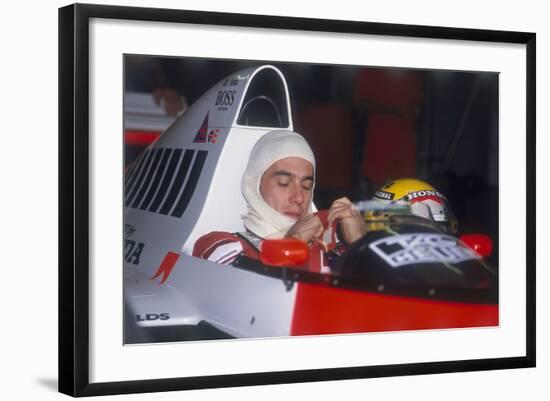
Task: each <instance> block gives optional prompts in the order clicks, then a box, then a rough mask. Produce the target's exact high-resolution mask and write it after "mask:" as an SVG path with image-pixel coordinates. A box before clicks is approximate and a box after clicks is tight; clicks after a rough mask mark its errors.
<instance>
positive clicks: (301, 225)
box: [285, 214, 325, 243]
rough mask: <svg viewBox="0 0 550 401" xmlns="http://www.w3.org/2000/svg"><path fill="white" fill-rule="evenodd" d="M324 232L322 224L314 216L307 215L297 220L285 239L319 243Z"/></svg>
mask: <svg viewBox="0 0 550 401" xmlns="http://www.w3.org/2000/svg"><path fill="white" fill-rule="evenodd" d="M323 231H325V229H324V227H323V223H321V220H320V219H319V217H317V216H316V215H314V214H308V215H306V216H304V217H302V218H301V219H300V220H298V221H297V222H296V223H294V225H293V226H292V227H290V229H289V230H288V232H287V233H286V235H285V237H286V238H291V237H292V238H296V239H299V240H301V241H304V242H305V243H310V242H316V241H319V240H320V238H321V237H322V235H323Z"/></svg>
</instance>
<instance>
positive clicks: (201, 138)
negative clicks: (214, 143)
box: [193, 113, 208, 143]
mask: <svg viewBox="0 0 550 401" xmlns="http://www.w3.org/2000/svg"><path fill="white" fill-rule="evenodd" d="M207 133H208V113H207V114H206V117H204V121H203V122H202V124H201V126H200V128H199V130H198V131H197V135H195V139H193V142H194V143H206V137H207V135H206V134H207Z"/></svg>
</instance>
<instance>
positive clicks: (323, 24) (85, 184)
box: [58, 4, 536, 396]
mask: <svg viewBox="0 0 550 401" xmlns="http://www.w3.org/2000/svg"><path fill="white" fill-rule="evenodd" d="M92 18H105V19H113V20H138V21H160V22H172V23H188V24H204V25H215V26H221V27H223V26H239V27H249V28H274V29H284V30H289V31H293V30H302V31H312V32H334V33H342V34H365V35H366V34H368V35H385V36H399V37H414V38H428V39H452V40H459V41H460V40H464V41H466V40H467V41H484V42H497V43H510V44H512V43H513V44H521V45H524V46H525V48H526V59H525V63H526V71H527V73H526V77H527V82H526V93H525V96H526V122H527V125H526V133H527V135H526V138H525V141H526V151H527V166H526V174H527V177H526V182H527V193H526V194H525V196H526V203H527V210H526V216H527V218H526V223H525V224H526V233H527V238H526V240H527V242H526V254H527V258H526V261H525V263H526V266H527V268H526V284H527V285H526V288H525V292H526V308H527V309H526V317H527V324H526V327H525V337H526V353H525V355H523V356H520V357H507V358H495V359H478V360H462V361H460V360H457V361H445V362H428V363H406V364H399V365H381V366H354V367H346V368H329V369H313V370H298V371H284V372H280V371H279V372H262V373H245V374H229V375H216V376H195V377H182V378H169V379H168V378H167V379H155V380H132V381H124V382H102V383H91V382H90V379H89V363H90V357H89V352H90V349H89V334H88V333H89V324H90V323H89V312H88V311H89V306H90V300H89V256H90V250H89V240H90V239H89V228H90V227H89V221H88V219H89V197H90V186H89V179H88V177H89V173H90V157H89V156H90V153H89V152H90V149H89V123H90V121H89V115H88V112H89V94H90V88H89V67H88V66H89V57H90V54H89V50H90V47H89V41H90V37H89V24H90V20H91V19H92ZM535 65H536V35H535V33H526V32H508V31H490V30H479V29H463V28H448V27H433V26H415V25H400V24H389V23H370V22H357V21H336V20H320V19H309V18H295V17H277V16H267V15H245V14H232V13H219V12H203V11H186V10H171V9H170V10H169V9H154V8H136V7H119V6H104V5H85V4H76V5H70V6H67V7H63V8H61V9H59V294H58V295H59V391H60V392H62V393H65V394H68V395H71V396H95V395H105V394H125V393H141V392H160V391H174V390H187V389H202V388H219V387H233V386H251V385H263V384H281V383H294V382H314V381H324V380H343V379H355V378H373V377H384V376H400V375H421V374H433V373H449V372H464V371H481V370H493V369H512V368H526V367H534V366H535V363H536V338H535V333H536V318H535V306H536V305H535V299H536V294H535V280H536V277H535V275H536V273H535V244H536V237H535V235H536V234H535V232H536V226H535V222H536V216H535V193H536V186H535V120H536V115H535V110H536V104H535V101H536V69H535V68H536V67H535Z"/></svg>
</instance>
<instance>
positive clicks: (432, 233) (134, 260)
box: [59, 4, 535, 396]
mask: <svg viewBox="0 0 550 401" xmlns="http://www.w3.org/2000/svg"><path fill="white" fill-rule="evenodd" d="M304 49H307V52H305V51H304ZM326 49H331V51H330V52H327V51H326ZM59 77H60V79H59V82H60V106H59V112H60V119H59V124H60V126H59V141H60V159H59V161H60V167H59V169H60V170H59V176H60V222H59V225H60V238H59V244H60V245H59V246H60V263H59V316H60V318H59V341H60V345H59V389H60V391H61V392H63V393H66V394H69V395H73V396H92V395H102V394H120V393H132V392H153V391H169V390H184V389H197V388H213V387H228V386H246V385H256V384H276V383H290V382H306V381H319V380H338V379H349V378H369V377H380V376H396V375H411V374H427V373H438V372H458V371H473V370H487V369H508V368H519V367H530V366H535V253H534V249H535V197H534V196H535V161H534V155H535V34H532V33H523V32H504V31H486V30H468V29H457V28H444V27H426V26H413V25H396V24H389V23H388V24H381V23H368V22H357V21H336V20H319V19H304V18H294V17H273V16H263V15H244V14H231V13H212V12H202V11H184V10H167V9H146V8H135V7H114V6H98V5H83V4H78V5H71V6H67V7H64V8H61V9H60V10H59ZM503 216H513V218H512V219H511V218H506V219H505V218H503ZM449 344H452V347H450V346H449ZM319 350H323V351H322V352H319ZM388 350H391V352H388ZM144 361H146V363H144Z"/></svg>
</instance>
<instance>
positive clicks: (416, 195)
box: [406, 189, 446, 202]
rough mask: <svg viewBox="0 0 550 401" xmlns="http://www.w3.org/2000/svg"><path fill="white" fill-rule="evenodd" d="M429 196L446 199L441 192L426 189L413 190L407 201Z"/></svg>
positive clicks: (407, 196)
mask: <svg viewBox="0 0 550 401" xmlns="http://www.w3.org/2000/svg"><path fill="white" fill-rule="evenodd" d="M427 196H432V197H433V196H435V197H437V198H441V199H442V200H446V198H445V196H444V195H443V194H442V193H441V192H437V191H432V190H429V189H427V190H424V191H415V192H411V193H409V194H407V195H406V198H407V201H409V202H410V201H412V200H414V199H416V198H425V197H427Z"/></svg>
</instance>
